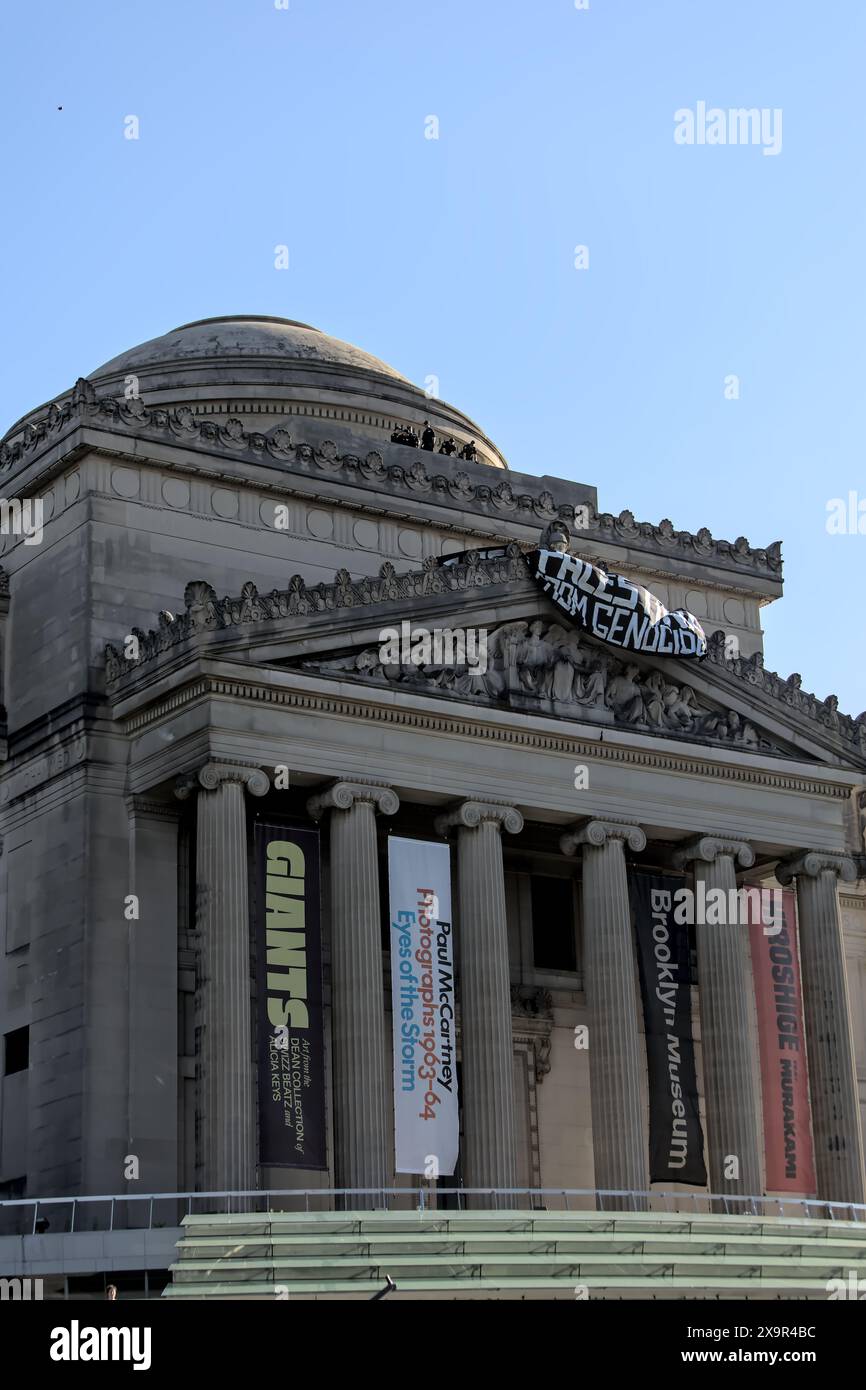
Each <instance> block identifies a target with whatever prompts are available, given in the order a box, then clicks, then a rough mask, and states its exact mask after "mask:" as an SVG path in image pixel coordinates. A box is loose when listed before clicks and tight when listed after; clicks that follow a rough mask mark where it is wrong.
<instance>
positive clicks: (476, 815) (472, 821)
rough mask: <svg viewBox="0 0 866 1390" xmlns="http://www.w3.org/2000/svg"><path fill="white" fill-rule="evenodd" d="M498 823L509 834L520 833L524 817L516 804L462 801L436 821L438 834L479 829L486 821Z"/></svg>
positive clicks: (435, 826) (444, 834)
mask: <svg viewBox="0 0 866 1390" xmlns="http://www.w3.org/2000/svg"><path fill="white" fill-rule="evenodd" d="M488 822H490V823H492V824H494V825H498V826H500V827H501V829H502V830H507V831H508V833H509V835H519V834H520V832H521V830H522V829H523V817H522V815H521V814H520V812H519V811H518V810H517V808H516V807H514V806H509V805H507V803H505V802H499V801H461V802H459V803H458V805H456V806H452V807H451V809H450V810H448V811H444V812H443V813H442V815H441V816H437V817H436V820H435V821H434V823H433V824H434V828H435V830H436V834H437V835H442V836H447V835H448V832H449V831H450V830H455V829H457V830H461V829H462V830H477V829H478V827H479V825H482V824H484V823H488Z"/></svg>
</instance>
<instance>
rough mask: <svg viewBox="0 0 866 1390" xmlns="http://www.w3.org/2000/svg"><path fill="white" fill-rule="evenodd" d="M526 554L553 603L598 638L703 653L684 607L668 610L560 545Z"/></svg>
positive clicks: (641, 648) (700, 635) (696, 626)
mask: <svg viewBox="0 0 866 1390" xmlns="http://www.w3.org/2000/svg"><path fill="white" fill-rule="evenodd" d="M526 558H527V563H528V564H529V568H530V573H531V574H532V576H533V578H534V579H535V581H536V583H538V584H539V585H540V586H541V587H542V588H543V590H544V592H545V593H546V594H547V595H548V596H549V597H550V598H551V599H552V600H553V602H554V603H555V604H556V606H557V608H561V609H562V611H563V612H564V613H567V614H568V616H569V618H571V620H572V622H574V623H577V624H578V625H579V626H580V627H583V628H585V629H586V631H587V632H591V633H592V635H593V637H598V638H600V639H601V641H602V642H610V643H611V645H612V646H614V647H622V648H624V649H625V650H626V651H632V652H655V653H656V654H657V655H658V656H679V657H702V656H706V654H707V639H706V635H705V633H704V630H703V628H702V627H701V625H700V623H699V622H698V620H697V618H696V617H695V616H694V614H692V613H687V612H686V610H685V609H684V608H677V609H676V611H675V612H673V613H669V612H668V610H667V609H666V608H665V606H664V604H663V603H662V602H661V600H660V599H657V598H656V596H655V594H651V593H650V592H649V590H648V589H644V588H643V587H642V586H641V585H640V584H633V583H632V582H631V580H630V579H624V578H623V576H622V575H621V574H608V573H607V571H606V570H603V569H599V568H598V567H597V566H596V565H591V564H590V563H589V562H588V561H587V560H581V559H579V558H578V557H577V556H576V555H566V554H564V553H563V552H562V551H559V550H533V551H532V552H531V554H529V555H527V557H526Z"/></svg>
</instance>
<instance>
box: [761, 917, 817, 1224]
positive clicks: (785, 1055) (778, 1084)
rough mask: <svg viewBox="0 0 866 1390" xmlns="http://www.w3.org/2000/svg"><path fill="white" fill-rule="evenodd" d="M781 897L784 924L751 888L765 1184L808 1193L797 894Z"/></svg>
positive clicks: (810, 1173) (810, 1159)
mask: <svg viewBox="0 0 866 1390" xmlns="http://www.w3.org/2000/svg"><path fill="white" fill-rule="evenodd" d="M778 891H779V890H776V892H778ZM780 897H781V899H782V912H781V926H780V924H779V921H778V916H776V915H774V916H773V917H772V918H771V920H769V921H765V920H764V919H765V917H766V916H767V914H766V913H765V912H763V911H762V910H761V906H760V903H759V901H758V895H757V894H755V895H754V896H753V895H752V894H749V908H750V911H749V941H750V942H751V947H752V973H753V974H754V977H755V1005H756V1008H757V1013H758V1046H759V1050H760V1056H761V1095H762V1099H763V1107H764V1149H765V1152H766V1160H767V1190H768V1192H797V1193H800V1194H802V1195H803V1196H806V1197H809V1196H812V1195H813V1194H814V1192H815V1164H814V1156H813V1152H812V1136H811V1132H810V1129H809V1077H808V1071H807V1068H806V1043H805V1037H804V1033H803V996H802V989H801V986H800V959H799V952H798V948H797V909H796V905H795V904H796V898H795V896H794V894H793V893H792V892H790V891H787V890H786V891H784V892H782V893H781V894H780Z"/></svg>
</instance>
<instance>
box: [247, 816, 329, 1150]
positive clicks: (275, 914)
mask: <svg viewBox="0 0 866 1390" xmlns="http://www.w3.org/2000/svg"><path fill="white" fill-rule="evenodd" d="M255 865H256V883H255V904H254V911H255V924H256V984H257V991H258V1000H257V1022H258V1027H257V1030H256V1031H257V1035H258V1083H259V1084H258V1092H259V1162H260V1163H262V1164H270V1165H273V1166H275V1167H279V1168H327V1166H328V1164H327V1155H326V1151H325V1054H324V1040H323V1030H322V942H321V930H320V928H321V924H320V919H319V832H318V830H311V829H303V830H294V829H291V828H289V827H288V826H285V825H269V824H266V823H264V822H262V821H257V822H256V827H255Z"/></svg>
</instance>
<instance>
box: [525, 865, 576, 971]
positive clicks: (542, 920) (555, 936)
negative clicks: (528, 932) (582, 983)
mask: <svg viewBox="0 0 866 1390" xmlns="http://www.w3.org/2000/svg"><path fill="white" fill-rule="evenodd" d="M530 891H531V896H532V958H533V963H534V965H535V968H536V970H570V971H575V970H576V969H577V952H576V949H575V939H574V937H575V933H574V891H573V886H572V881H571V879H570V878H550V877H548V875H546V874H533V875H532V877H531V878H530Z"/></svg>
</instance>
